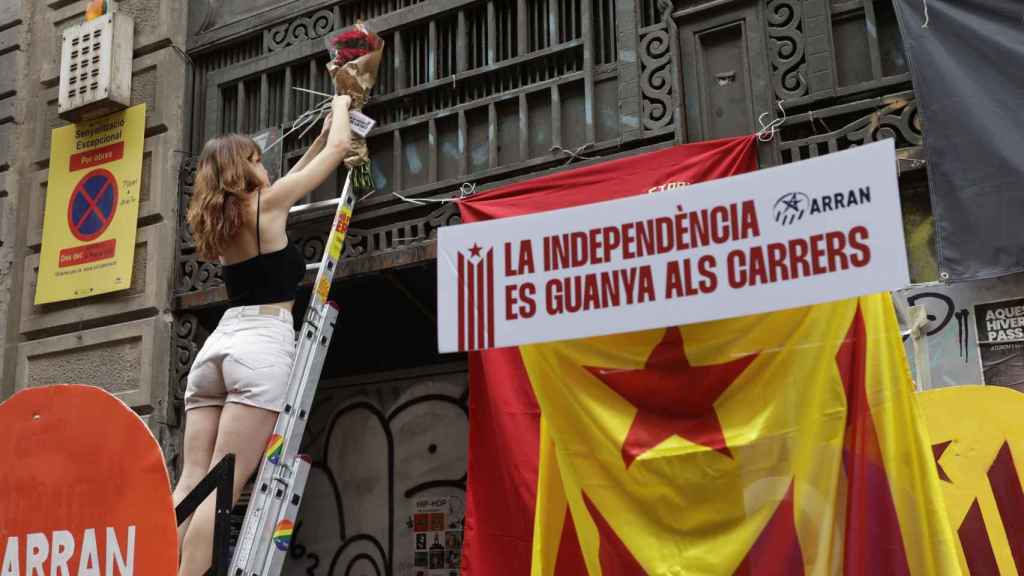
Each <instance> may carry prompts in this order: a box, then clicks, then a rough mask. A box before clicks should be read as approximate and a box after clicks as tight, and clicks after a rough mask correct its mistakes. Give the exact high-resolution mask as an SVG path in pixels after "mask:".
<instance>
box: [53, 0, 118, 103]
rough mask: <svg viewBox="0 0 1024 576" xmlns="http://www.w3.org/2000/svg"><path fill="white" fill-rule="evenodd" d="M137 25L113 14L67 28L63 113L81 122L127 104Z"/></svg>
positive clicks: (63, 54) (62, 64) (63, 51)
mask: <svg viewBox="0 0 1024 576" xmlns="http://www.w3.org/2000/svg"><path fill="white" fill-rule="evenodd" d="M134 33H135V23H134V22H133V21H132V19H131V18H130V17H129V16H127V15H126V14H122V13H119V12H116V11H115V12H111V13H109V14H105V15H103V16H100V17H98V18H96V19H94V20H91V21H89V22H83V23H81V24H78V25H77V26H72V27H70V28H68V29H66V30H64V34H63V41H62V42H61V55H60V94H59V96H58V100H57V113H58V115H59V116H60V117H61V118H63V119H64V120H68V121H70V122H79V121H82V120H89V119H92V118H98V117H100V116H106V115H107V114H112V113H114V112H117V111H119V110H123V109H124V108H127V107H128V106H129V105H130V104H131V92H132V45H133V44H134V37H133V36H134Z"/></svg>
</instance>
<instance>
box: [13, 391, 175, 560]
mask: <svg viewBox="0 0 1024 576" xmlns="http://www.w3.org/2000/svg"><path fill="white" fill-rule="evenodd" d="M0 426H2V428H3V430H4V433H3V434H2V435H0V454H4V455H5V456H6V457H7V460H8V465H7V466H6V467H5V468H4V472H3V473H2V474H0V574H2V575H3V576H8V575H18V576H21V575H24V576H43V575H51V576H55V575H62V576H72V575H77V576H87V575H91V576H132V575H135V576H173V575H174V574H175V571H176V568H177V532H176V524H177V523H176V521H175V516H174V507H173V505H172V503H171V491H170V483H169V480H168V477H167V471H166V468H165V467H164V461H163V454H162V453H161V451H160V446H159V445H158V444H157V442H156V439H154V438H153V435H152V433H150V431H149V430H148V429H147V428H146V425H145V424H144V423H143V422H142V420H141V419H140V418H139V417H138V416H137V415H135V414H134V413H133V412H132V411H131V409H129V408H128V407H127V406H125V405H124V403H122V402H121V401H119V400H117V399H116V398H115V397H113V396H111V395H110V394H108V393H107V392H104V391H103V390H100V389H99V388H96V387H93V386H78V385H72V386H48V387H42V388H30V389H27V390H23V391H21V392H18V393H17V394H15V395H14V396H13V397H12V398H10V399H9V400H7V401H6V402H4V403H3V404H0Z"/></svg>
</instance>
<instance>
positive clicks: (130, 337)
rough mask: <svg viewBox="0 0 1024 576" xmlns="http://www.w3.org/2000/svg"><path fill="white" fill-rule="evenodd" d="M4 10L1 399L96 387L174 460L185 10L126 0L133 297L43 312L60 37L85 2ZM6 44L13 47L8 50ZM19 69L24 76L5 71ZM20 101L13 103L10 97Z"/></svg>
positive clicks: (0, 23) (8, 5)
mask: <svg viewBox="0 0 1024 576" xmlns="http://www.w3.org/2000/svg"><path fill="white" fill-rule="evenodd" d="M2 4H3V6H2V7H0V30H2V31H0V69H2V70H4V74H3V76H2V79H0V191H2V193H0V217H2V219H0V229H2V234H3V237H2V238H3V246H2V247H0V271H2V273H3V275H2V277H0V281H2V282H3V285H2V286H0V291H2V293H3V294H5V295H6V296H7V299H6V300H0V306H2V309H0V312H2V316H0V317H2V319H3V321H4V322H5V330H4V331H3V335H4V337H5V342H4V349H5V354H4V360H5V362H4V365H3V375H4V379H3V382H4V386H5V388H4V389H3V390H0V392H2V395H0V397H5V396H7V395H9V394H11V393H13V392H15V391H17V390H19V389H22V388H25V387H29V386H41V385H46V384H52V383H62V382H75V383H82V384H92V385H96V386H100V387H103V388H105V389H107V390H109V391H110V392H112V393H113V394H115V395H117V396H118V397H119V398H121V399H122V400H123V401H124V402H126V403H127V404H128V405H129V406H131V407H132V408H133V409H134V410H135V411H136V412H138V413H139V414H140V415H142V416H143V418H144V419H145V420H146V421H147V423H148V424H149V426H150V428H151V429H152V430H153V432H154V434H155V435H156V436H157V438H158V439H160V441H161V444H162V445H163V446H164V447H165V449H166V450H167V452H168V457H169V458H173V457H174V455H175V454H176V452H177V449H176V446H177V442H176V441H175V437H176V434H174V432H175V431H176V430H177V422H176V418H175V414H174V412H173V410H172V409H171V408H170V407H171V402H170V400H169V394H170V388H169V374H170V360H169V356H170V332H171V326H170V318H171V316H170V304H171V301H170V292H171V284H172V282H173V273H174V240H175V234H176V230H175V223H176V222H177V214H176V210H177V198H176V194H177V167H178V164H179V163H180V159H181V150H183V149H184V144H183V142H184V129H185V117H184V114H185V98H186V93H187V88H186V86H187V82H188V76H187V75H188V67H187V64H186V59H185V57H184V56H183V52H181V50H180V49H182V48H183V47H184V45H185V35H186V26H187V14H186V8H185V7H186V6H187V3H181V2H166V1H161V0H122V1H120V2H117V3H115V4H117V6H116V8H117V9H118V10H120V11H121V12H123V13H126V14H128V15H130V16H131V17H132V18H133V19H134V22H135V38H134V53H133V65H132V70H133V74H132V105H135V104H140V103H143V102H144V103H145V104H146V132H145V148H144V155H143V167H142V189H141V202H140V207H139V220H138V233H137V238H136V252H135V265H134V268H133V277H132V283H131V286H130V287H129V289H127V290H123V291H121V292H116V293H113V294H106V295H101V296H96V297H91V298H85V299H80V300H73V301H68V302H61V303H56V304H50V305H45V306H36V305H35V304H34V303H33V298H34V293H35V285H36V274H37V270H38V264H39V251H40V246H41V243H42V225H43V214H44V211H45V209H46V188H47V183H48V182H47V181H48V167H49V155H50V136H51V130H52V129H54V128H57V127H59V126H62V125H64V124H65V122H64V121H63V120H61V119H59V118H58V115H57V88H58V83H59V77H58V74H59V60H60V39H61V32H62V31H63V30H64V29H65V28H67V27H69V26H72V25H75V24H78V23H80V22H82V20H83V18H84V12H85V6H86V4H87V2H86V0H74V1H70V2H69V1H68V0H39V1H36V2H28V1H25V0H15V1H13V2H12V0H4V2H3V3H2ZM12 46H13V48H12ZM15 63H16V64H17V65H19V66H21V68H20V70H21V71H22V73H19V74H14V75H9V74H7V70H10V69H12V68H13V66H15ZM12 93H13V94H15V95H14V96H13V97H8V95H9V94H12Z"/></svg>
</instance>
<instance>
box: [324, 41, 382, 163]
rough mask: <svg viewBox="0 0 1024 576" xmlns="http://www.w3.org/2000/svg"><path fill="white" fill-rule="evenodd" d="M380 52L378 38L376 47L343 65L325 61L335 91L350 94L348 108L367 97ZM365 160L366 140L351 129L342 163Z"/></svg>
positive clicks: (356, 106)
mask: <svg viewBox="0 0 1024 576" xmlns="http://www.w3.org/2000/svg"><path fill="white" fill-rule="evenodd" d="M383 54H384V41H383V40H381V41H380V48H379V49H377V50H375V51H373V52H370V53H369V54H366V55H365V56H360V57H359V58H356V59H355V60H352V61H350V62H346V63H345V64H344V65H343V66H338V65H337V64H336V63H335V62H334V61H333V60H332V61H330V62H328V63H327V71H328V73H329V74H330V75H331V78H333V79H334V91H335V94H338V95H347V96H349V97H351V98H352V107H351V109H352V110H362V108H363V106H364V105H365V104H366V101H367V100H368V99H369V98H370V91H372V90H373V87H374V86H375V85H376V84H377V69H378V68H379V67H380V60H381V57H382V56H383ZM369 161H370V151H369V150H368V149H367V147H366V140H365V139H364V138H363V137H362V136H360V135H358V134H355V133H353V134H352V141H351V149H350V150H349V153H348V155H346V156H345V165H346V166H348V167H349V168H355V167H356V166H360V165H363V164H367V163H368V162H369Z"/></svg>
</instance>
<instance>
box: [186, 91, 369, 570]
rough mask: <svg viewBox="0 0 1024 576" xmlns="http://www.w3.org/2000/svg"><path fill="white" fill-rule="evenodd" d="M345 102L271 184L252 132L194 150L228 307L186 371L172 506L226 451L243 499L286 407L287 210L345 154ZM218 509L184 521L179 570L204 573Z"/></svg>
mask: <svg viewBox="0 0 1024 576" xmlns="http://www.w3.org/2000/svg"><path fill="white" fill-rule="evenodd" d="M350 104H351V99H350V98H349V97H348V96H335V97H334V99H333V101H332V103H331V113H330V115H329V116H328V117H327V120H326V121H325V122H324V127H323V131H322V132H321V133H320V135H319V136H318V137H317V139H316V140H315V141H314V142H313V144H312V145H311V146H310V147H309V150H308V151H307V152H306V154H305V155H304V156H303V157H302V159H301V160H300V161H299V162H298V164H296V165H295V167H294V168H292V170H291V171H290V172H289V173H288V174H287V175H286V176H284V177H283V178H280V179H279V180H277V181H276V182H274V183H273V184H271V183H270V181H269V178H268V176H267V171H266V169H265V168H264V167H263V165H262V164H261V163H260V161H261V152H260V148H259V146H258V145H257V144H256V143H255V142H254V141H253V140H252V139H251V138H249V137H246V136H240V135H237V134H230V135H226V136H220V137H218V138H214V139H213V140H210V141H209V142H208V143H207V144H206V146H205V147H204V149H203V152H202V154H201V155H200V157H199V167H198V171H197V173H196V182H195V190H194V192H193V195H192V201H191V203H190V205H189V208H188V223H189V226H190V227H191V229H192V236H193V237H194V238H195V244H196V250H197V251H198V253H199V256H200V258H203V259H206V260H214V259H216V260H218V261H219V262H220V263H221V265H222V276H223V278H224V284H225V285H226V287H227V292H228V299H229V302H230V305H231V307H230V308H228V310H226V311H225V312H224V316H223V317H222V318H221V320H220V323H219V324H218V325H217V328H216V329H215V330H214V331H213V333H211V334H210V336H209V337H208V338H207V339H206V342H205V343H204V344H203V347H202V348H201V349H200V350H199V353H198V354H197V355H196V359H195V362H194V363H193V364H192V368H191V371H190V372H189V376H188V386H187V388H186V392H185V414H186V417H185V450H184V452H185V453H184V460H185V462H184V467H183V469H182V473H181V478H180V479H179V481H178V484H177V486H176V487H175V489H174V504H175V506H177V505H178V503H180V502H181V501H182V499H184V498H185V496H187V495H188V494H189V492H191V491H192V489H193V488H195V487H196V485H197V484H198V483H199V481H200V480H202V479H203V477H204V476H206V474H207V472H209V470H210V469H211V468H212V467H213V466H216V465H217V463H218V462H220V460H221V459H222V458H223V457H224V456H225V455H226V454H234V455H235V485H234V493H233V495H232V503H234V502H237V501H238V497H239V494H240V492H241V490H242V487H243V486H245V483H246V482H247V481H248V480H249V478H250V477H251V476H252V474H253V472H255V470H256V467H257V466H258V465H259V462H260V458H261V456H262V454H263V449H264V447H265V446H266V443H267V440H268V438H269V437H270V434H271V433H272V432H273V430H274V424H275V423H276V422H277V415H278V413H279V412H280V411H281V410H282V409H283V408H284V403H285V398H286V395H287V393H288V376H289V372H290V370H291V365H292V360H293V359H294V357H295V329H294V322H293V319H292V312H291V310H292V304H293V302H294V300H295V295H296V291H297V288H298V285H299V283H300V282H301V281H302V278H303V276H304V274H305V271H306V264H305V260H304V259H303V257H302V254H300V253H299V251H298V249H297V248H296V247H295V246H294V245H291V244H289V242H288V236H287V234H286V232H285V226H286V224H287V221H288V211H289V209H291V207H292V206H294V205H295V204H296V203H297V202H299V201H300V200H302V199H303V198H304V197H306V196H307V195H308V194H309V193H310V192H312V191H313V190H315V189H316V188H317V187H319V186H320V185H321V184H323V182H324V181H325V180H327V178H328V177H329V176H330V175H331V174H332V173H334V172H335V171H336V170H337V169H338V167H339V166H340V165H341V162H342V160H343V159H344V157H345V154H346V153H347V152H348V150H349V105H350ZM214 508H215V498H214V496H213V495H212V494H211V495H210V497H208V498H207V499H206V500H205V501H204V502H203V503H202V504H201V505H200V506H199V508H198V509H197V510H196V512H195V514H193V516H192V518H191V519H190V521H186V522H185V523H183V524H182V525H181V526H180V527H179V529H178V543H179V547H178V548H179V550H180V552H181V563H180V568H179V572H178V574H179V576H201V575H202V574H205V573H206V571H207V570H208V569H209V567H210V565H211V563H212V557H213V524H214Z"/></svg>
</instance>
